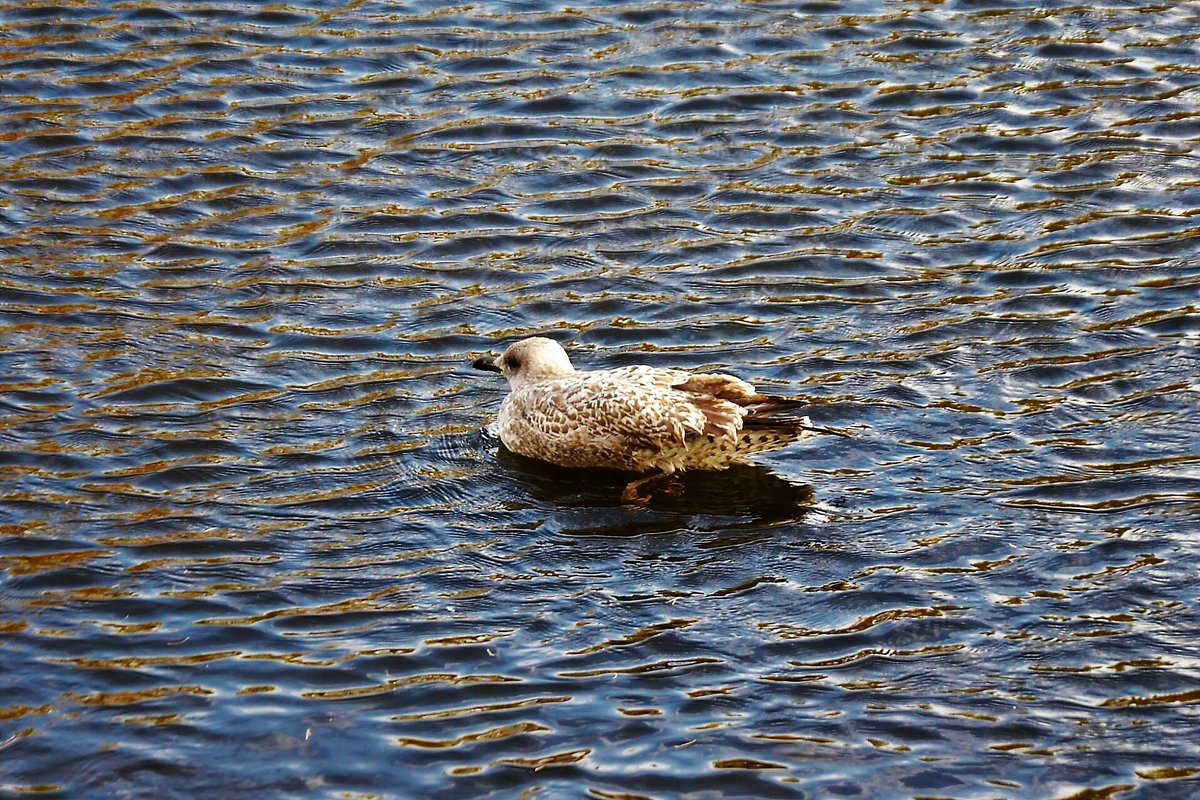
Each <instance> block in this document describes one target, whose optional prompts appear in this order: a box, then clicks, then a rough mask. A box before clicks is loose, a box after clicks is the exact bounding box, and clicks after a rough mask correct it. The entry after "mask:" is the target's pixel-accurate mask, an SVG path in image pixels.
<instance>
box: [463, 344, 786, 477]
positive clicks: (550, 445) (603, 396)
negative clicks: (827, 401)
mask: <svg viewBox="0 0 1200 800" xmlns="http://www.w3.org/2000/svg"><path fill="white" fill-rule="evenodd" d="M475 366H476V367H477V368H480V369H488V370H493V371H496V372H500V373H502V374H503V375H504V376H505V377H506V378H508V382H509V387H510V391H509V394H508V397H506V398H505V400H504V403H503V404H502V405H501V406H500V414H499V416H498V418H497V419H496V424H495V430H496V432H497V433H498V434H499V436H500V441H502V442H504V445H505V446H506V447H507V448H508V449H509V450H512V451H513V452H516V453H520V454H521V455H524V456H529V457H531V458H537V459H541V460H542V461H549V462H551V463H553V464H558V465H561V466H564V467H607V468H610V469H620V470H629V471H632V472H650V471H654V470H657V471H659V472H662V473H667V474H669V473H672V472H675V471H676V470H687V469H707V470H719V469H724V468H726V467H728V466H729V465H731V464H733V463H737V462H740V461H743V460H745V459H746V458H747V457H748V456H751V455H753V454H755V453H763V452H768V451H771V450H778V449H779V448H782V447H785V446H787V445H788V444H790V443H792V442H794V441H796V440H797V439H799V438H801V437H802V436H804V435H805V434H806V433H807V432H808V431H807V428H808V418H807V417H804V416H800V415H799V413H798V410H799V409H800V408H801V407H802V404H801V403H799V402H798V401H795V400H789V399H785V398H776V397H768V396H765V395H760V394H758V393H757V392H756V391H755V390H754V387H753V386H751V385H750V384H749V383H747V382H745V381H743V380H741V379H740V378H735V377H733V376H731V375H721V374H715V373H691V372H685V371H682V370H674V369H657V368H654V367H647V366H636V367H620V368H618V369H607V370H597V371H594V372H586V371H578V370H576V369H575V368H574V366H572V364H571V361H570V359H569V358H568V357H567V354H566V352H564V351H563V349H562V347H560V346H559V344H558V343H557V342H555V341H552V340H550V339H544V338H541V337H534V338H531V339H524V340H522V341H519V342H517V343H516V344H514V345H512V346H511V347H509V348H508V350H506V351H505V352H504V355H502V356H500V357H499V358H497V359H494V360H492V359H479V360H478V361H476V362H475Z"/></svg>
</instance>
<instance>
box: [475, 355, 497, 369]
mask: <svg viewBox="0 0 1200 800" xmlns="http://www.w3.org/2000/svg"><path fill="white" fill-rule="evenodd" d="M471 366H472V367H474V368H475V369H481V370H483V371H484V372H499V371H500V368H499V367H497V366H496V362H495V361H494V360H492V359H490V358H477V359H475V361H474V362H473V363H472V364H471Z"/></svg>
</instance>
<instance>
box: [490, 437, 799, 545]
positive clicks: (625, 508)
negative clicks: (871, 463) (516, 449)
mask: <svg viewBox="0 0 1200 800" xmlns="http://www.w3.org/2000/svg"><path fill="white" fill-rule="evenodd" d="M497 461H498V462H499V464H500V466H501V468H502V469H503V470H504V471H505V472H506V473H507V474H508V477H509V478H510V479H511V480H513V481H514V482H516V483H518V484H519V485H520V486H522V487H523V488H524V489H525V491H526V492H527V493H528V494H529V496H530V497H531V499H533V500H535V501H537V502H538V503H541V504H543V505H545V506H546V507H548V508H550V509H554V510H557V511H558V512H559V513H558V514H556V515H555V517H556V520H555V525H554V527H556V528H558V529H559V531H560V532H562V533H574V534H585V535H607V536H637V535H642V534H646V533H659V532H668V531H683V530H708V531H711V530H714V529H721V528H742V527H746V526H747V525H749V526H754V527H761V526H770V525H778V524H780V523H784V522H796V521H799V520H801V519H803V518H804V517H805V516H806V515H807V514H808V513H809V512H810V511H811V510H812V509H813V507H814V505H815V504H816V495H815V492H814V491H813V488H812V487H811V486H808V485H806V484H795V483H791V482H789V481H787V480H784V479H783V478H781V477H780V476H778V475H776V474H775V473H774V472H772V471H771V470H769V469H767V468H766V467H763V466H759V465H757V464H737V465H734V466H732V467H730V468H729V469H726V470H723V471H721V472H704V471H696V472H685V473H682V474H680V475H679V476H678V477H679V480H678V481H677V482H676V484H675V486H674V488H673V490H672V491H671V492H665V491H658V492H654V493H653V494H652V495H651V496H650V498H649V501H648V502H647V503H646V504H645V505H629V504H626V503H623V502H622V501H621V491H622V490H623V489H624V488H625V485H626V484H627V483H629V481H631V480H634V479H635V478H637V477H638V476H637V475H636V474H633V473H628V472H619V471H616V470H601V469H569V468H563V467H556V466H554V465H551V464H546V463H544V462H541V461H536V460H534V459H530V458H525V457H524V456H520V455H517V454H516V453H513V452H511V451H510V450H507V449H506V448H504V447H503V446H501V447H500V448H499V450H498V451H497Z"/></svg>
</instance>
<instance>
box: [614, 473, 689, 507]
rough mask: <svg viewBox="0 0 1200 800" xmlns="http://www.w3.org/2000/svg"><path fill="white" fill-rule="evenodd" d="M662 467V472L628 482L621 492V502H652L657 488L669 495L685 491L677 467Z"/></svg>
mask: <svg viewBox="0 0 1200 800" xmlns="http://www.w3.org/2000/svg"><path fill="white" fill-rule="evenodd" d="M661 469H662V471H661V472H653V473H651V474H649V475H646V476H645V477H642V478H638V479H637V480H635V481H630V482H629V483H628V484H626V486H625V490H624V491H623V492H621V502H622V503H630V504H632V505H638V506H644V505H646V504H647V503H648V502H650V498H651V496H653V494H654V492H655V491H656V490H659V491H663V492H665V493H666V494H669V495H678V494H679V493H680V492H681V491H683V484H682V483H680V480H679V476H678V475H676V474H675V467H674V466H672V465H667V466H665V467H662V468H661ZM643 492H644V493H643Z"/></svg>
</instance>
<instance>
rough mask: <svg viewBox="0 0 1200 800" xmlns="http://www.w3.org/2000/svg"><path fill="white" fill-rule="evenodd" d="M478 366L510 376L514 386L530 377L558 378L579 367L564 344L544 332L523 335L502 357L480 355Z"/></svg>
mask: <svg viewBox="0 0 1200 800" xmlns="http://www.w3.org/2000/svg"><path fill="white" fill-rule="evenodd" d="M474 367H475V369H483V370H489V371H491V372H499V373H500V374H501V375H503V376H504V377H506V378H508V383H509V385H511V386H515V385H517V384H518V383H523V382H526V381H535V380H541V379H545V378H558V377H561V376H563V375H570V374H571V373H573V372H574V371H575V367H574V366H572V364H571V359H570V358H569V357H568V356H567V352H566V351H565V350H563V349H562V345H560V344H559V343H558V342H556V341H554V340H553V339H546V338H544V337H541V336H534V337H531V338H529V339H522V340H521V341H519V342H517V343H516V344H513V345H511V346H510V347H509V348H508V349H507V350H505V351H504V355H502V356H500V357H499V358H496V359H491V358H480V359H477V360H476V361H475V364H474Z"/></svg>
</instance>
